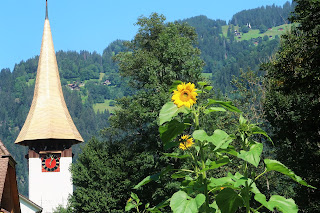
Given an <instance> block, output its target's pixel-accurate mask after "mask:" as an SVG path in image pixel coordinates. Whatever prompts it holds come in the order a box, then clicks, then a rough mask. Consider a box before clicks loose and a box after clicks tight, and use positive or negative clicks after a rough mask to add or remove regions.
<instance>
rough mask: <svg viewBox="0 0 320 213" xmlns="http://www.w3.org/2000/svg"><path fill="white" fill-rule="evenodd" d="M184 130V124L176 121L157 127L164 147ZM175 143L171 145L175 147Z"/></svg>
mask: <svg viewBox="0 0 320 213" xmlns="http://www.w3.org/2000/svg"><path fill="white" fill-rule="evenodd" d="M184 129H185V124H184V123H181V122H179V121H177V120H172V121H170V122H168V123H166V124H165V125H163V126H160V127H159V133H160V139H161V140H162V142H163V145H164V146H165V147H166V146H167V145H168V143H170V142H171V141H172V140H173V139H174V138H176V137H177V135H180V134H181V133H182V132H183V130H184ZM175 144H176V143H174V144H172V145H175ZM171 147H172V146H171ZM169 148H170V146H169Z"/></svg>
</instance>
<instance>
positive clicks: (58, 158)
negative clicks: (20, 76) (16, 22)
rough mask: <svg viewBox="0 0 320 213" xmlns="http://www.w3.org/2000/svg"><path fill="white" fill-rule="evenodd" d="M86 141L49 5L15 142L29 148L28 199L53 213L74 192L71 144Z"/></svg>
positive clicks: (44, 210) (45, 210)
mask: <svg viewBox="0 0 320 213" xmlns="http://www.w3.org/2000/svg"><path fill="white" fill-rule="evenodd" d="M80 142H83V139H82V137H81V135H80V134H79V132H78V130H77V128H76V126H75V125H74V123H73V121H72V119H71V116H70V114H69V111H68V109H67V106H66V103H65V100H64V97H63V93H62V88H61V83H60V77H59V70H58V64H57V60H56V55H55V51H54V47H53V41H52V36H51V29H50V23H49V18H48V4H47V2H46V16H45V22H44V30H43V36H42V44H41V51H40V57H39V63H38V70H37V77H36V84H35V89H34V96H33V100H32V104H31V108H30V111H29V114H28V116H27V119H26V121H25V123H24V125H23V127H22V129H21V132H20V134H19V136H18V138H17V139H16V141H15V143H16V144H19V145H23V146H27V147H28V148H29V151H28V155H27V156H28V163H29V199H30V200H31V201H33V202H35V203H36V204H38V205H40V206H41V207H43V212H52V210H53V209H54V208H56V207H57V206H58V205H63V206H66V204H67V199H68V196H69V195H70V194H72V192H73V186H72V182H71V172H70V170H69V168H70V166H71V163H72V149H71V147H72V145H74V144H77V143H80Z"/></svg>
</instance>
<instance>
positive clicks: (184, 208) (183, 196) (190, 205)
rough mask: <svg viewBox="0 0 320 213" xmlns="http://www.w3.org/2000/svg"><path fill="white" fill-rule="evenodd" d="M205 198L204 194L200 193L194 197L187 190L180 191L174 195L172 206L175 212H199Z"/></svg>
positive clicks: (171, 201)
mask: <svg viewBox="0 0 320 213" xmlns="http://www.w3.org/2000/svg"><path fill="white" fill-rule="evenodd" d="M205 200H206V197H205V196H204V195H203V194H198V195H197V196H196V198H194V199H193V198H191V197H189V196H188V194H187V193H186V192H184V191H178V192H176V193H174V194H173V195H172V197H171V200H170V207H171V209H172V211H173V212H174V213H197V212H199V208H200V207H201V206H202V204H203V203H204V202H205Z"/></svg>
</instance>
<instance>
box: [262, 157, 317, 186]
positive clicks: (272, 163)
mask: <svg viewBox="0 0 320 213" xmlns="http://www.w3.org/2000/svg"><path fill="white" fill-rule="evenodd" d="M264 163H265V164H266V167H267V171H277V172H280V173H282V174H284V175H286V176H288V177H290V178H292V179H293V180H294V181H296V182H298V183H300V184H301V185H304V186H307V187H310V188H314V189H315V187H313V186H311V185H309V184H307V182H306V181H304V180H302V178H301V177H300V176H298V175H296V174H295V173H294V172H293V171H291V170H290V169H289V168H288V167H286V166H285V165H283V164H282V163H280V162H279V161H276V160H271V159H265V160H264Z"/></svg>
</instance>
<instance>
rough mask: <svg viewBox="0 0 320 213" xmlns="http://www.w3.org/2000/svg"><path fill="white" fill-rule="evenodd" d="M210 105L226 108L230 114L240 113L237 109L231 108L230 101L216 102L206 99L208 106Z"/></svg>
mask: <svg viewBox="0 0 320 213" xmlns="http://www.w3.org/2000/svg"><path fill="white" fill-rule="evenodd" d="M211 104H219V105H220V106H222V107H224V108H226V109H227V110H229V111H231V112H238V113H242V112H241V110H239V109H238V108H237V107H235V106H233V104H232V102H231V101H217V100H213V99H208V105H211Z"/></svg>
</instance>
